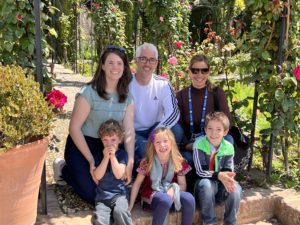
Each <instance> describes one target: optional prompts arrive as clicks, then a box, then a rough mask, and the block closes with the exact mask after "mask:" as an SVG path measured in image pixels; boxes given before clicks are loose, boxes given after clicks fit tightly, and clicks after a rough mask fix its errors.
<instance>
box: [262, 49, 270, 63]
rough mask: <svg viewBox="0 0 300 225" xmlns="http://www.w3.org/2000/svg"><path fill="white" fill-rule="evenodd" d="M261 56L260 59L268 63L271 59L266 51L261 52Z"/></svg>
mask: <svg viewBox="0 0 300 225" xmlns="http://www.w3.org/2000/svg"><path fill="white" fill-rule="evenodd" d="M261 56H262V58H263V59H264V60H267V61H269V60H270V58H271V57H270V54H269V52H268V51H263V53H262V54H261Z"/></svg>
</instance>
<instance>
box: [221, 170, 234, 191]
mask: <svg viewBox="0 0 300 225" xmlns="http://www.w3.org/2000/svg"><path fill="white" fill-rule="evenodd" d="M234 177H235V173H234V172H219V174H218V179H219V180H220V181H221V182H222V184H223V185H224V187H225V189H226V191H227V192H234V191H236V186H235V180H234Z"/></svg>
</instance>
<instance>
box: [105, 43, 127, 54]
mask: <svg viewBox="0 0 300 225" xmlns="http://www.w3.org/2000/svg"><path fill="white" fill-rule="evenodd" d="M106 49H107V50H109V51H114V50H117V51H120V52H122V53H125V48H122V47H119V46H116V45H107V46H106Z"/></svg>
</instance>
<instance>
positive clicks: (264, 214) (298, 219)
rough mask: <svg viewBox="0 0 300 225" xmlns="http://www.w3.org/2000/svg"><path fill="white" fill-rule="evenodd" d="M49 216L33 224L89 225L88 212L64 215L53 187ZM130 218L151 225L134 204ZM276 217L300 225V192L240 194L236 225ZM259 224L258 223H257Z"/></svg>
mask: <svg viewBox="0 0 300 225" xmlns="http://www.w3.org/2000/svg"><path fill="white" fill-rule="evenodd" d="M47 193H48V194H47V195H48V204H47V205H48V215H38V217H37V221H36V224H35V225H90V224H91V222H90V221H91V215H92V212H91V211H81V212H77V213H76V212H74V213H72V214H68V215H66V214H63V213H62V212H61V211H60V209H59V207H58V202H57V199H56V196H55V193H54V190H53V188H51V187H50V188H48V192H47ZM223 211H224V206H223V205H219V206H217V216H218V224H222V218H223ZM132 217H133V220H134V225H150V224H151V218H152V217H151V213H150V212H148V211H143V210H142V209H141V207H140V206H139V204H136V205H135V207H134V209H133V212H132ZM200 217H201V216H200V211H199V209H197V211H196V215H195V217H194V224H200ZM272 217H276V218H277V219H278V220H279V221H280V223H281V224H282V225H300V193H297V192H295V191H294V190H290V189H288V190H283V189H280V188H276V187H272V188H270V189H248V190H245V191H244V193H243V200H242V201H241V207H240V211H239V215H238V219H237V224H238V225H242V224H243V225H245V224H253V223H257V222H258V221H262V220H266V219H267V220H268V219H270V218H272ZM180 221H181V213H180V212H172V213H170V218H169V224H170V225H180ZM257 224H259V223H257Z"/></svg>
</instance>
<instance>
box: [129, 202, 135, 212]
mask: <svg viewBox="0 0 300 225" xmlns="http://www.w3.org/2000/svg"><path fill="white" fill-rule="evenodd" d="M133 205H134V204H131V202H130V203H129V206H128V211H129V212H131V210H132V208H133Z"/></svg>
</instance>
